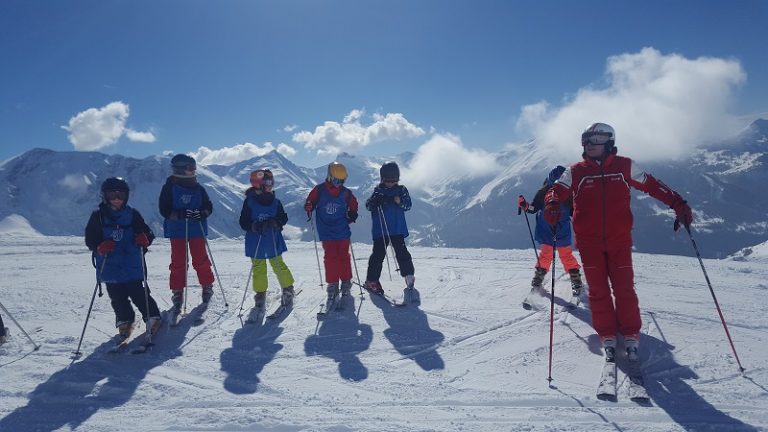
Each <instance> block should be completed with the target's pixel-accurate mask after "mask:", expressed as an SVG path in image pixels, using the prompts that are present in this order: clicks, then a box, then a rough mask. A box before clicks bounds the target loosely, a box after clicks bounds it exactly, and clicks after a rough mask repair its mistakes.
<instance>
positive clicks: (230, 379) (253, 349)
mask: <svg viewBox="0 0 768 432" xmlns="http://www.w3.org/2000/svg"><path fill="white" fill-rule="evenodd" d="M288 315H289V313H288V311H285V312H283V314H282V315H281V316H280V317H278V318H275V319H272V320H267V321H265V322H264V323H263V324H262V325H255V324H246V325H245V326H244V327H242V328H240V329H239V330H237V331H236V332H235V336H234V337H233V338H232V347H231V348H227V349H225V350H224V351H222V352H221V356H220V360H221V370H222V371H224V372H225V373H227V374H228V376H227V378H226V379H225V380H224V388H225V389H226V390H228V391H229V392H232V393H235V394H250V393H256V391H258V388H259V383H260V382H261V380H260V379H259V374H260V373H261V371H262V370H264V367H265V366H266V365H267V364H268V363H269V362H271V361H272V360H274V358H275V356H276V355H277V353H278V352H280V350H282V349H283V345H281V344H278V343H275V341H276V340H277V338H278V337H280V335H281V334H283V327H281V326H280V324H281V323H282V322H283V320H285V318H287V317H288Z"/></svg>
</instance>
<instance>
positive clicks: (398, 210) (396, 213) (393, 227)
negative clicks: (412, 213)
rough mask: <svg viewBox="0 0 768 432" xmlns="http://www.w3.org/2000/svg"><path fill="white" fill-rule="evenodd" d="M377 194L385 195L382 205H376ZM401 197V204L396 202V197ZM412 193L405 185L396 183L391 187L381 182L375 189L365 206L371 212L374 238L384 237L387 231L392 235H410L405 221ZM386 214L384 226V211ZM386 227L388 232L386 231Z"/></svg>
mask: <svg viewBox="0 0 768 432" xmlns="http://www.w3.org/2000/svg"><path fill="white" fill-rule="evenodd" d="M377 195H381V196H383V198H382V201H383V203H382V205H381V207H379V206H376V205H374V203H375V201H376V200H377V198H375V197H376V196H377ZM396 196H399V197H400V204H395V200H394V198H395V197H396ZM411 205H412V202H411V195H410V194H409V193H408V189H407V188H406V187H405V186H401V185H396V186H392V187H390V188H387V187H384V185H383V184H379V185H378V186H376V188H374V189H373V194H372V195H371V197H370V198H368V200H367V201H366V202H365V208H366V209H368V210H369V211H370V212H371V235H372V236H373V239H374V240H376V239H379V238H382V237H384V236H385V235H386V234H387V232H388V233H389V235H390V236H396V235H401V236H403V237H408V224H407V223H406V221H405V212H407V211H408V210H410V209H411ZM379 208H381V211H382V213H383V216H384V220H383V221H384V227H383V228H382V226H381V222H382V213H379ZM385 229H386V232H385Z"/></svg>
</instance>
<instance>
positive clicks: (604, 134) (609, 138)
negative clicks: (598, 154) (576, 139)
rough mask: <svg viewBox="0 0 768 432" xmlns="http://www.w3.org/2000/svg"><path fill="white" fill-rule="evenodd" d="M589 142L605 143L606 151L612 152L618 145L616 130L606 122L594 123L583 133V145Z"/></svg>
mask: <svg viewBox="0 0 768 432" xmlns="http://www.w3.org/2000/svg"><path fill="white" fill-rule="evenodd" d="M588 143H591V144H597V145H602V144H605V146H606V151H607V152H610V151H611V150H612V149H613V147H614V146H615V145H616V131H614V130H613V128H612V127H611V126H610V125H608V124H605V123H592V124H591V125H589V127H588V128H586V129H584V132H582V133H581V145H582V146H585V145H587V144H588Z"/></svg>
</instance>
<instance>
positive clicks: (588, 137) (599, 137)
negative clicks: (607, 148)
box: [581, 132, 613, 146]
mask: <svg viewBox="0 0 768 432" xmlns="http://www.w3.org/2000/svg"><path fill="white" fill-rule="evenodd" d="M611 139H613V134H610V133H607V132H587V133H584V134H581V145H583V146H585V145H587V144H592V145H605V144H607V143H608V141H610V140H611Z"/></svg>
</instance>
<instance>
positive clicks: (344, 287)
mask: <svg viewBox="0 0 768 432" xmlns="http://www.w3.org/2000/svg"><path fill="white" fill-rule="evenodd" d="M351 290H352V281H341V296H342V297H348V296H349V295H350V291H351Z"/></svg>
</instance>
